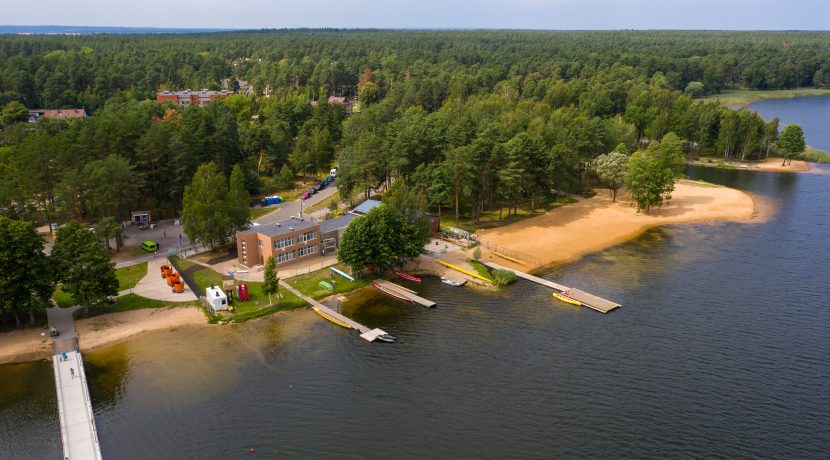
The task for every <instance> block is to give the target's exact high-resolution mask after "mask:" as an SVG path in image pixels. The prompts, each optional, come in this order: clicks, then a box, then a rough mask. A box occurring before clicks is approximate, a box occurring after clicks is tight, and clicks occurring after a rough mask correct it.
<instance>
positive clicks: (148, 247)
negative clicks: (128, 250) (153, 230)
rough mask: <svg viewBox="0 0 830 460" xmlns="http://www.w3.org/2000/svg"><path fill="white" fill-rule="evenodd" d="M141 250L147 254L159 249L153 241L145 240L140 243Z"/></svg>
mask: <svg viewBox="0 0 830 460" xmlns="http://www.w3.org/2000/svg"><path fill="white" fill-rule="evenodd" d="M141 249H144V250H145V251H147V252H156V251H158V249H159V244H158V243H156V242H155V241H150V240H147V241H145V242H143V243H141Z"/></svg>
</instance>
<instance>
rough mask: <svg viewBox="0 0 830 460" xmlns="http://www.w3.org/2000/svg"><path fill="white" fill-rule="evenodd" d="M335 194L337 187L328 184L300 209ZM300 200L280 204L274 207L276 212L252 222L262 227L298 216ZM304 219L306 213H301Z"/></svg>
mask: <svg viewBox="0 0 830 460" xmlns="http://www.w3.org/2000/svg"><path fill="white" fill-rule="evenodd" d="M336 192H337V186H336V185H335V184H333V183H332V184H330V185H329V186H328V187H326V188H324V189H323V190H322V191H320V192H319V193H317V194H316V195H314V196H312V197H311V198H309V199H307V200H305V203H303V205H302V207H303V209H306V208H308V207H309V206H312V205H314V204H316V203H319V202H321V201H323V200H325V199H326V198H328V197H330V196H332V195H334V194H335V193H336ZM300 201H301V200H300V199H296V200H294V201H286V202H285V203H280V204H278V205H277V206H276V207H277V208H279V209H278V210H277V211H274V212H272V213H270V214H266V215H264V216H262V217H260V218H259V219H255V220H254V222H256V223H258V224H262V225H266V224H273V223H275V222H280V221H283V220H287V219H290V218H291V216H299V215H300ZM303 215H304V216H305V217H308V215H307V214H306V213H303Z"/></svg>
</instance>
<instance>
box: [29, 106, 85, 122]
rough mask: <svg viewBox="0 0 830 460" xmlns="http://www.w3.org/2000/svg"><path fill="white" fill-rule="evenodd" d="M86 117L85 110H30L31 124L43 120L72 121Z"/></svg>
mask: <svg viewBox="0 0 830 460" xmlns="http://www.w3.org/2000/svg"><path fill="white" fill-rule="evenodd" d="M84 117H86V110H84V109H32V110H29V123H37V122H38V120H40V119H41V118H53V119H56V120H72V119H78V118H84Z"/></svg>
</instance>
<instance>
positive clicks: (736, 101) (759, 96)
mask: <svg viewBox="0 0 830 460" xmlns="http://www.w3.org/2000/svg"><path fill="white" fill-rule="evenodd" d="M828 94H830V89H822V88H796V89H779V90H771V91H755V90H746V89H733V90H725V91H724V92H722V93H719V94H713V95H711V96H706V97H703V98H700V99H698V100H699V101H703V102H714V101H720V103H721V104H723V105H726V106H730V107H732V106H742V107H743V106H747V105H749V104H752V103H753V102H758V101H762V100H764V99H790V98H793V97H801V96H826V95H828Z"/></svg>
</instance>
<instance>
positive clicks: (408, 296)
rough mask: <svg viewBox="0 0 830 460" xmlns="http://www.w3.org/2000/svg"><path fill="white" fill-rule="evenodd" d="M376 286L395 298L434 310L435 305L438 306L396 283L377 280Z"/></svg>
mask: <svg viewBox="0 0 830 460" xmlns="http://www.w3.org/2000/svg"><path fill="white" fill-rule="evenodd" d="M374 284H375V285H376V286H377V288H378V289H380V290H382V291H384V290H385V291H388V292H387V293H388V294H389V295H392V296H393V297H397V298H399V299H402V300H408V301H410V302H412V303H417V304H419V305H423V306H425V307H427V308H434V307H435V305H436V304H435V302H433V301H431V300H429V299H425V298H423V297H420V296H419V295H417V293H416V292H415V291H413V290H411V289H407V288H405V287H403V286H398V285H397V284H395V283H391V282H389V281H386V280H381V279H377V280H375V281H374Z"/></svg>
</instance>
